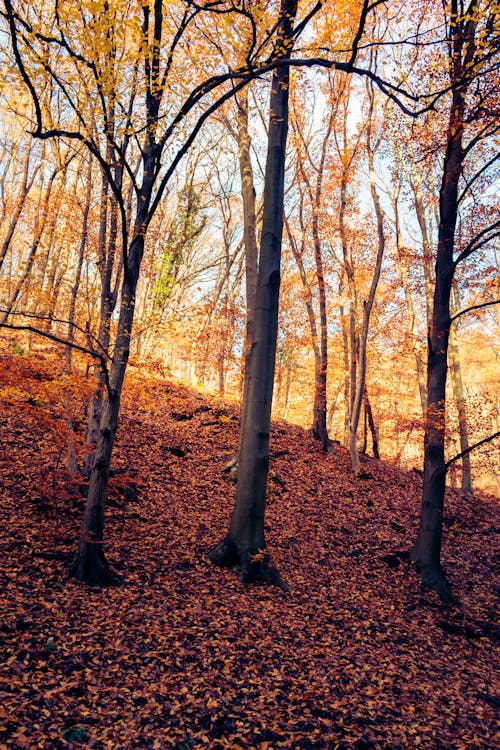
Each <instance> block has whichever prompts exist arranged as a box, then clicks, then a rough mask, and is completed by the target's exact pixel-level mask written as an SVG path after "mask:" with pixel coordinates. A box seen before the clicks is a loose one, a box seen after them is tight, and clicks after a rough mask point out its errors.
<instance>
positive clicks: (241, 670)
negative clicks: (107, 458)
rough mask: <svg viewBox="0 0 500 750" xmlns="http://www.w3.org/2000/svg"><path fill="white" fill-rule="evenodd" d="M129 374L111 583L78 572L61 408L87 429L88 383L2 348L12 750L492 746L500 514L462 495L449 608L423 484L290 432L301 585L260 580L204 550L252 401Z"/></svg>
mask: <svg viewBox="0 0 500 750" xmlns="http://www.w3.org/2000/svg"><path fill="white" fill-rule="evenodd" d="M132 370H133V371H132V373H131V374H130V375H129V376H128V380H127V382H126V385H125V391H124V402H123V415H122V422H121V427H120V430H119V433H118V438H117V449H116V459H115V462H114V474H113V476H112V477H111V480H110V490H109V498H108V503H107V510H106V515H107V518H106V549H107V552H108V556H109V560H110V563H111V565H112V567H113V570H114V571H115V573H116V574H117V575H118V576H119V577H120V578H121V582H120V585H119V586H115V587H111V588H108V589H104V590H102V589H97V588H91V587H86V586H82V585H81V584H78V583H76V582H75V581H71V580H68V579H67V565H68V562H69V558H70V556H71V555H72V554H73V552H74V539H75V535H76V534H77V531H78V527H79V524H80V520H81V513H82V506H83V504H84V499H83V498H82V487H79V486H78V485H77V484H73V483H71V481H70V480H69V479H68V476H67V474H66V470H65V468H64V464H63V460H62V456H63V453H64V450H65V445H66V437H67V436H66V418H65V415H64V414H63V410H62V407H61V404H62V403H63V402H64V398H63V394H64V393H65V392H67V391H68V388H70V390H71V393H72V394H73V396H74V397H75V398H74V400H72V402H71V403H72V409H73V417H74V426H75V428H76V434H77V437H78V435H79V431H80V432H81V430H82V425H83V424H84V415H83V400H82V399H78V394H81V393H82V390H81V388H82V386H83V385H84V382H82V381H80V382H74V383H70V384H69V385H68V382H67V381H65V380H64V372H63V369H62V367H60V366H59V359H58V356H57V354H56V353H55V352H53V353H52V354H50V355H47V354H45V355H42V354H39V355H38V356H32V357H28V356H20V355H19V354H17V355H12V354H8V353H6V352H5V350H4V353H3V355H2V357H1V361H0V379H1V392H2V400H1V405H0V406H1V415H2V416H1V424H2V430H1V433H0V440H1V450H0V483H1V486H2V493H1V500H0V522H1V524H2V528H3V530H4V534H3V540H2V561H1V565H0V576H1V583H2V593H1V609H0V640H1V643H2V655H3V657H2V663H1V667H0V671H1V677H0V685H1V687H0V691H1V700H0V748H1V750H7V749H8V750H13V749H14V748H29V749H30V750H32V749H34V748H45V749H46V750H52V749H54V750H55V749H56V748H57V749H59V748H61V749H62V748H71V747H72V748H77V747H82V748H86V747H88V748H98V749H102V750H104V749H105V748H106V749H107V748H109V749H113V750H115V749H120V750H132V749H134V750H162V749H165V750H166V749H169V750H173V749H174V748H175V749H176V750H188V748H189V749H196V750H197V749H198V748H205V747H206V748H213V750H219V749H222V748H231V750H238V748H242V749H244V750H248V749H250V748H252V749H253V748H255V750H271V749H275V748H276V749H277V748H286V749H292V748H293V749H296V750H299V749H300V750H306V749H308V748H318V750H319V749H321V748H325V749H326V748H328V750H334V748H338V749H339V750H350V749H351V748H356V749H357V750H363V749H365V748H380V749H381V750H383V749H385V748H391V749H392V750H407V749H409V750H413V749H414V748H426V749H431V748H448V749H449V750H466V749H467V750H472V748H485V749H486V748H493V747H494V746H495V727H496V724H495V715H496V711H497V709H498V693H497V688H498V683H497V682H495V673H494V654H495V648H496V646H497V634H496V630H495V612H496V611H498V610H497V605H498V601H497V600H496V599H495V586H494V563H495V553H494V549H493V547H494V545H493V544H492V539H493V535H494V532H495V522H496V521H497V520H498V504H496V503H495V502H494V500H493V499H492V498H489V497H487V496H475V497H473V496H470V495H466V494H464V493H462V492H461V491H458V490H451V489H448V490H447V498H446V517H445V528H446V537H445V540H444V550H443V561H444V565H445V567H446V572H447V575H448V578H449V580H450V581H451V582H452V585H453V587H454V590H456V591H457V592H460V596H461V599H462V605H463V606H462V608H461V609H456V608H454V609H450V608H447V607H445V606H444V605H443V604H441V603H439V601H438V599H437V597H436V596H435V595H434V594H432V593H430V592H425V591H423V590H421V589H420V588H419V585H418V578H417V576H416V574H415V573H414V572H413V571H412V570H411V568H410V567H409V565H408V563H407V553H408V549H409V546H410V544H411V541H412V539H413V538H414V535H415V529H416V525H417V518H418V511H419V505H420V495H421V478H420V476H419V474H418V473H417V472H415V471H408V472H403V471H399V470H397V469H395V468H392V467H390V466H389V465H387V464H385V463H382V462H378V461H375V460H374V459H368V458H364V459H363V466H364V468H365V471H366V473H369V475H370V476H369V478H367V479H365V480H357V479H356V478H355V477H354V476H353V474H352V473H351V472H350V471H349V466H350V464H349V456H348V452H347V451H346V450H344V449H343V448H341V447H338V446H336V448H335V454H334V455H329V454H325V453H322V452H321V451H320V448H319V446H318V445H317V443H315V442H314V441H313V439H312V437H311V436H310V435H309V434H308V433H307V432H306V431H304V430H302V429H300V428H298V427H293V426H290V425H286V424H285V423H282V422H279V423H274V424H273V433H272V439H271V464H270V472H269V477H270V482H269V486H270V489H269V505H268V515H267V525H268V528H267V532H266V533H267V541H268V545H269V549H270V551H271V553H272V556H273V560H274V561H275V562H276V565H277V566H278V567H279V569H280V571H281V573H282V575H283V577H284V579H285V580H286V581H287V583H288V585H289V586H290V589H291V591H290V593H288V594H286V595H284V594H283V593H282V592H281V591H280V590H278V589H277V588H274V587H262V586H260V587H259V586H257V587H253V588H249V589H247V588H244V587H243V586H242V585H241V584H240V583H239V581H238V579H237V577H236V576H234V575H233V574H232V573H231V572H224V571H221V570H220V569H218V568H215V567H214V566H212V565H211V564H210V563H209V562H208V560H207V557H206V553H207V552H208V551H209V550H210V549H211V548H212V547H213V545H214V544H215V543H216V542H217V541H218V539H219V538H220V537H221V535H222V534H223V532H224V529H225V528H226V525H227V518H228V514H229V512H230V510H231V507H232V505H233V496H234V487H233V484H232V482H231V478H230V476H229V474H227V473H222V471H221V469H222V467H223V465H224V463H225V461H226V460H227V458H228V457H230V456H231V455H232V454H233V452H234V451H235V449H236V446H237V442H238V411H237V409H236V408H235V407H233V406H231V405H228V404H227V403H222V402H220V401H218V400H216V399H214V398H211V397H203V396H201V395H200V394H199V393H196V392H194V391H191V390H188V389H187V388H185V387H182V386H180V385H178V384H176V383H175V382H174V381H172V380H169V379H166V378H165V377H163V376H162V375H161V374H160V373H152V372H150V373H149V374H146V373H144V371H143V370H141V372H140V373H139V372H137V371H136V370H135V368H132ZM84 449H85V446H84V441H83V439H82V440H81V441H80V443H78V445H77V450H78V453H79V457H80V458H81V457H82V456H83V453H84Z"/></svg>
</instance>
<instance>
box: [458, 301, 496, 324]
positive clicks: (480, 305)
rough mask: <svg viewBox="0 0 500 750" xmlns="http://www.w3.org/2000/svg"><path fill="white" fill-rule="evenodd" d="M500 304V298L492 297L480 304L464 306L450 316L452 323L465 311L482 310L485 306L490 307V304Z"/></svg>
mask: <svg viewBox="0 0 500 750" xmlns="http://www.w3.org/2000/svg"><path fill="white" fill-rule="evenodd" d="M498 304H500V299H492V300H490V301H489V302H481V303H480V304H478V305H471V306H470V307H464V308H463V309H462V310H459V311H458V312H456V313H455V315H453V316H452V317H451V318H450V324H451V323H453V321H454V320H456V319H457V318H460V317H461V316H462V315H465V313H468V312H472V310H480V309H481V308H483V307H490V305H498Z"/></svg>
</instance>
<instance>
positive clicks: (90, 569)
mask: <svg viewBox="0 0 500 750" xmlns="http://www.w3.org/2000/svg"><path fill="white" fill-rule="evenodd" d="M68 574H69V577H70V578H76V579H77V580H78V581H82V583H88V584H89V585H90V586H100V587H101V588H105V587H106V586H117V585H118V584H119V583H120V581H119V579H118V577H117V576H116V575H115V574H114V573H113V572H112V570H111V568H110V566H109V563H108V561H107V560H106V558H105V556H104V552H103V550H102V545H101V544H93V543H91V542H84V543H80V545H79V546H78V549H77V551H76V554H75V557H74V558H73V561H72V563H71V565H70V567H69V571H68Z"/></svg>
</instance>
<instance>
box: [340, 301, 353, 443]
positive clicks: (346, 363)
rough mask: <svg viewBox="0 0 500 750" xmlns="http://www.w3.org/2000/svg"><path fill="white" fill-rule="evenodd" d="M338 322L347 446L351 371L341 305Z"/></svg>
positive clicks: (344, 437)
mask: <svg viewBox="0 0 500 750" xmlns="http://www.w3.org/2000/svg"><path fill="white" fill-rule="evenodd" d="M340 324H341V328H342V344H343V351H344V433H343V443H342V444H343V446H344V448H348V447H349V421H350V415H351V371H350V366H349V335H348V331H347V320H346V315H345V314H344V307H343V305H341V306H340Z"/></svg>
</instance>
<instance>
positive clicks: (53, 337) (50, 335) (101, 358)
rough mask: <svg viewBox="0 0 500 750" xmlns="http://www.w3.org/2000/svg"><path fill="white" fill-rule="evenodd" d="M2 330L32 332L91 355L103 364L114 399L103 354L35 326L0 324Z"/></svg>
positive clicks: (109, 389)
mask: <svg viewBox="0 0 500 750" xmlns="http://www.w3.org/2000/svg"><path fill="white" fill-rule="evenodd" d="M0 328H9V329H10V330H13V331H30V332H31V333H34V334H36V335H37V336H43V337H44V338H46V339H50V340H51V341H55V342H56V343H57V344H63V345H64V346H71V348H72V349H77V350H78V351H80V352H83V353H84V354H89V355H90V356H91V357H93V358H94V359H97V360H99V362H100V364H101V369H102V372H103V374H104V380H105V383H106V390H107V392H108V396H109V397H112V391H111V384H110V382H109V373H108V367H107V365H106V357H105V356H104V355H103V354H100V353H99V352H96V351H93V350H92V349H86V348H85V347H84V346H80V344H75V343H74V341H69V340H68V339H63V338H61V337H60V336H56V335H55V334H54V333H49V332H48V331H41V330H40V329H39V328H35V326H30V325H16V324H15V323H0Z"/></svg>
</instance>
